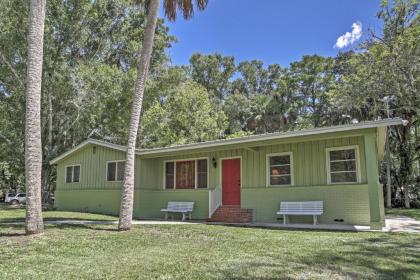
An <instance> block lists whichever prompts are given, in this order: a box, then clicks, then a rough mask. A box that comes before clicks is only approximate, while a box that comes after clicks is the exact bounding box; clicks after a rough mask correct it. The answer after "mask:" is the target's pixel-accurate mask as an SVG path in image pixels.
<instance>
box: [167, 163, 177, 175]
mask: <svg viewBox="0 0 420 280" xmlns="http://www.w3.org/2000/svg"><path fill="white" fill-rule="evenodd" d="M165 170H166V174H172V175H173V174H174V173H175V172H174V163H173V162H172V161H170V162H167V163H166V167H165Z"/></svg>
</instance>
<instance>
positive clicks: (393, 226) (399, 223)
mask: <svg viewBox="0 0 420 280" xmlns="http://www.w3.org/2000/svg"><path fill="white" fill-rule="evenodd" d="M385 225H386V227H385V230H386V231H389V232H412V233H420V221H417V220H415V219H413V218H409V217H401V216H386V218H385Z"/></svg>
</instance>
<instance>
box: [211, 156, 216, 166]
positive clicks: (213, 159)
mask: <svg viewBox="0 0 420 280" xmlns="http://www.w3.org/2000/svg"><path fill="white" fill-rule="evenodd" d="M211 163H212V164H213V167H214V168H216V167H217V160H216V158H215V157H213V158H212V159H211Z"/></svg>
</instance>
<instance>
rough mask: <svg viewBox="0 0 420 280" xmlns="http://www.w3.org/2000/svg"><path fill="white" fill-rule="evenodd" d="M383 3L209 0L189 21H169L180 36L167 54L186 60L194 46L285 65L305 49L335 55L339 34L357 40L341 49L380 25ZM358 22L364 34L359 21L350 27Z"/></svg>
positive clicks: (180, 61) (371, 0) (361, 0)
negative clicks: (377, 15) (379, 12)
mask: <svg viewBox="0 0 420 280" xmlns="http://www.w3.org/2000/svg"><path fill="white" fill-rule="evenodd" d="M256 3H257V4H258V5H256ZM379 4H380V0H259V1H255V0H209V5H208V7H207V9H206V10H205V11H203V12H196V13H195V16H194V18H192V19H191V20H190V21H185V20H184V19H183V18H182V16H181V17H179V18H178V19H177V21H176V22H173V23H168V24H169V27H170V33H171V34H173V35H175V36H176V37H177V38H178V43H176V44H174V46H173V47H172V48H171V49H170V50H169V51H168V54H169V56H170V57H171V59H172V63H173V64H175V65H180V64H187V63H188V60H189V58H190V56H191V54H193V53H195V52H199V53H204V54H209V53H215V52H218V53H221V54H223V55H233V56H234V57H235V58H236V61H242V60H251V59H258V60H262V61H263V62H264V63H265V64H271V63H279V64H280V65H282V66H287V65H289V63H290V62H293V61H296V60H299V59H300V58H301V57H302V56H303V55H306V54H319V55H323V56H335V55H336V54H337V52H338V51H339V49H338V48H335V47H334V45H335V44H336V42H337V38H338V37H340V36H342V35H344V34H345V33H346V32H349V34H347V36H346V38H343V39H344V41H343V40H342V41H341V42H342V44H343V42H345V43H346V42H347V43H348V42H351V41H353V42H354V43H353V44H351V45H350V46H347V47H344V48H342V50H348V49H349V48H352V47H355V46H356V45H357V42H360V40H363V38H364V37H365V36H366V34H367V32H368V29H369V28H371V29H374V30H379V29H380V26H381V25H380V22H379V21H378V20H377V18H376V13H377V11H378V10H379ZM162 15H163V13H162V11H161V16H162ZM353 23H356V24H357V23H361V26H362V35H361V37H360V38H359V36H360V32H358V31H359V30H358V29H357V27H359V26H356V29H355V30H353V33H351V32H352V25H353ZM358 38H359V39H358ZM357 39H358V40H357ZM345 43H344V44H345Z"/></svg>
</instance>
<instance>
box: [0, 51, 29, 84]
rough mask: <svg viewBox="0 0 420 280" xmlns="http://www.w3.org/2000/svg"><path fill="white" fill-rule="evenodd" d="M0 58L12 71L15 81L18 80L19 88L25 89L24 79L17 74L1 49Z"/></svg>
mask: <svg viewBox="0 0 420 280" xmlns="http://www.w3.org/2000/svg"><path fill="white" fill-rule="evenodd" d="M0 58H1V60H2V61H3V62H4V63H5V64H6V65H7V67H9V69H10V71H12V73H13V75H14V76H15V78H16V79H17V81H18V82H19V85H20V86H21V88H22V89H25V83H24V81H23V80H22V78H21V77H20V76H19V74H18V72H17V71H16V69H15V68H14V67H13V66H12V65H11V64H10V63H9V62H8V61H7V59H6V57H5V56H4V55H3V53H2V52H1V51H0Z"/></svg>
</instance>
